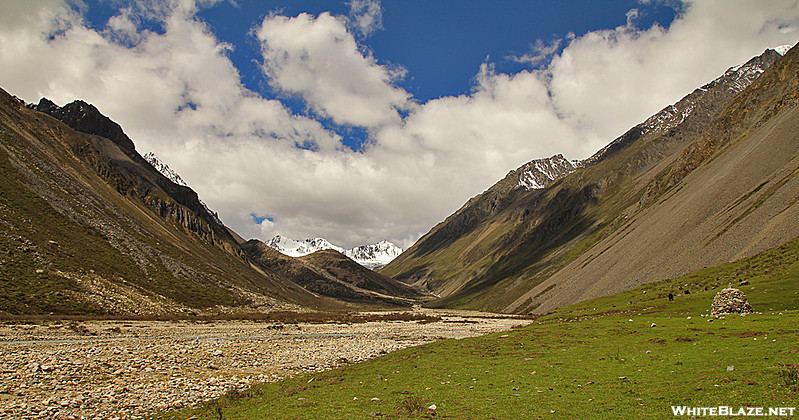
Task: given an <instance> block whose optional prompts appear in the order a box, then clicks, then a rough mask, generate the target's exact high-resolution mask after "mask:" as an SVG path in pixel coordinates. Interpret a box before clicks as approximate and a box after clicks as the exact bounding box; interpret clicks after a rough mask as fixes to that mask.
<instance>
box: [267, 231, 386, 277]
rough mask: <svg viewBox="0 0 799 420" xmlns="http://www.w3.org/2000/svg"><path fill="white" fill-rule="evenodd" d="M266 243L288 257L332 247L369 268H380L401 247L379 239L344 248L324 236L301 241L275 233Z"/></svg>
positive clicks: (300, 255)
mask: <svg viewBox="0 0 799 420" xmlns="http://www.w3.org/2000/svg"><path fill="white" fill-rule="evenodd" d="M266 245H267V246H269V247H272V248H274V249H276V250H277V251H279V252H280V253H282V254H285V255H288V256H290V257H302V256H303V255H308V254H312V253H314V252H317V251H322V250H325V249H334V250H336V251H338V252H341V253H342V254H344V255H346V256H347V257H349V258H351V259H352V260H354V261H355V262H357V263H358V264H360V265H362V266H364V267H366V268H370V269H377V268H380V267H382V266H384V265H386V264H388V263H389V262H391V260H393V259H394V258H396V257H397V256H399V255H400V254H401V253H402V248H399V247H398V246H396V245H394V244H392V243H391V242H388V241H380V242H378V243H376V244H372V245H361V246H356V247H355V248H351V249H344V248H342V247H340V246H336V245H333V244H331V243H330V242H329V241H328V240H327V239H324V238H308V239H305V240H303V241H297V240H294V239H289V238H285V237H283V236H280V235H277V236H275V237H273V238H272V239H270V240H268V241H266Z"/></svg>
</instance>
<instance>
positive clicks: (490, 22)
mask: <svg viewBox="0 0 799 420" xmlns="http://www.w3.org/2000/svg"><path fill="white" fill-rule="evenodd" d="M797 29H799V5H798V4H797V1H788V0H769V1H762V0H754V1H737V0H701V1H696V2H694V1H689V2H680V1H677V0H637V1H636V0H630V1H611V0H607V1H567V0H564V1H543V0H542V1H521V0H501V1H490V0H485V1H479V0H460V1H453V0H432V1H431V0H403V1H383V2H380V1H378V0H351V1H311V0H283V1H278V0H263V1H260V0H235V1H231V0H163V1H159V0H140V1H122V0H106V1H93V0H92V1H90V0H71V1H67V0H7V1H2V2H0V87H1V88H3V89H4V90H6V91H8V92H9V93H11V94H13V95H17V96H18V97H20V98H22V99H24V100H25V101H27V102H38V100H39V98H41V97H47V98H49V99H51V100H53V101H54V102H55V103H57V104H59V105H64V104H66V103H68V102H71V101H72V100H75V99H83V100H85V101H87V102H90V103H92V104H94V105H95V106H97V108H98V109H100V111H101V112H103V113H104V114H105V115H107V116H109V117H110V118H111V119H113V120H114V121H116V122H118V123H119V124H120V125H121V126H122V127H123V129H124V130H125V132H126V133H127V134H128V135H129V136H130V137H131V139H132V140H133V141H134V143H135V144H136V148H137V150H138V151H139V153H141V154H142V155H143V154H145V153H146V152H150V151H152V152H154V153H155V154H156V155H157V156H158V157H159V158H160V159H161V160H162V161H164V162H166V163H167V164H168V165H169V166H170V167H171V168H172V169H174V170H175V171H177V172H178V173H179V174H180V175H181V177H182V178H183V179H184V180H185V181H186V182H187V183H188V184H189V185H190V186H192V188H193V189H194V190H196V191H197V192H198V193H199V195H200V197H201V198H202V199H203V201H205V202H206V203H207V204H208V205H209V207H211V208H212V209H214V210H215V211H217V212H218V213H219V216H220V218H221V219H222V220H223V221H224V222H225V223H226V224H227V225H228V226H230V227H231V228H233V229H234V230H236V231H237V232H238V233H239V234H240V235H242V236H243V237H245V238H258V239H262V240H266V239H269V238H271V237H272V236H274V235H276V234H281V235H283V236H286V237H289V238H294V239H304V238H309V237H324V238H327V239H328V240H330V241H331V242H333V243H335V244H337V245H340V246H344V247H352V246H356V245H361V244H367V243H376V242H378V241H380V240H384V239H385V240H389V241H392V242H394V243H396V244H397V245H399V246H402V247H408V246H410V245H411V244H412V243H413V242H414V241H416V240H417V239H418V238H419V237H420V236H421V235H423V234H424V233H426V232H428V231H429V230H430V229H431V228H432V227H433V226H434V225H435V224H437V223H439V222H441V221H442V220H444V219H445V218H446V217H447V216H449V215H450V214H452V213H453V212H454V211H456V210H457V209H458V208H459V207H461V206H462V205H463V204H464V203H465V202H466V201H467V200H468V199H469V198H470V197H472V196H475V195H477V194H479V193H481V192H482V191H484V190H485V189H487V188H488V187H490V186H491V185H492V184H494V183H495V182H497V181H498V180H500V179H501V178H502V177H504V176H505V175H506V174H507V173H508V172H509V171H511V170H513V169H516V168H518V167H519V166H521V165H523V164H525V163H526V162H529V161H530V160H532V159H537V158H542V157H549V156H552V155H555V154H558V153H562V154H563V155H564V156H566V157H567V158H569V159H584V158H586V157H589V156H590V155H592V154H593V153H594V152H596V151H597V150H599V149H600V148H602V147H603V146H604V145H606V144H607V143H609V142H611V141H612V140H613V139H615V138H616V137H617V136H619V135H621V134H623V133H624V132H625V131H626V130H628V129H629V128H631V127H633V126H634V125H636V124H638V123H640V122H642V121H643V120H645V119H646V118H647V117H649V116H650V115H652V114H654V113H656V112H658V111H659V110H660V109H662V108H664V107H665V106H667V105H669V104H671V103H674V102H676V101H677V100H679V99H680V98H681V97H683V96H684V95H686V94H688V93H690V92H691V91H692V90H693V89H694V88H696V87H698V86H701V85H703V84H705V83H707V82H709V81H711V80H713V79H714V78H716V77H718V76H719V75H721V74H722V73H724V71H725V70H726V69H728V68H729V67H732V66H735V65H738V64H741V63H743V62H745V61H747V60H748V59H749V58H751V57H753V56H756V55H759V54H760V53H762V52H763V51H764V50H765V49H766V48H770V47H776V46H780V45H785V44H790V45H794V44H796V43H797V41H799V32H797Z"/></svg>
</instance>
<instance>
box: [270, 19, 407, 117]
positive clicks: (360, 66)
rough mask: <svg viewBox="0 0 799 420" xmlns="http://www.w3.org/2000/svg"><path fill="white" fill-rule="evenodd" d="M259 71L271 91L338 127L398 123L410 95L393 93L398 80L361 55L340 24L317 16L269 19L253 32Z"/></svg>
mask: <svg viewBox="0 0 799 420" xmlns="http://www.w3.org/2000/svg"><path fill="white" fill-rule="evenodd" d="M256 36H257V37H258V39H259V40H260V41H261V42H262V47H263V48H262V49H263V56H264V63H263V70H264V72H265V73H266V75H267V76H268V77H269V80H270V83H271V84H272V86H274V87H276V88H278V89H280V90H282V91H284V92H288V93H292V94H297V95H300V96H301V97H302V98H303V99H305V101H306V102H307V103H308V104H309V106H310V107H311V109H312V110H314V111H315V112H317V113H318V114H320V115H322V116H324V117H329V118H332V119H333V121H335V122H336V123H338V124H342V125H354V126H360V127H378V126H382V125H385V124H389V123H398V122H399V121H400V115H399V112H398V110H401V109H407V108H408V107H410V105H411V104H410V102H409V100H410V95H409V94H408V93H407V92H405V91H404V90H403V89H401V88H398V87H395V86H394V82H395V81H396V80H397V79H398V78H400V77H401V76H402V75H403V72H402V71H394V70H391V69H389V68H387V67H385V66H381V65H379V64H378V63H377V62H376V60H375V59H374V57H372V56H371V55H370V54H364V53H363V50H362V49H361V48H359V46H358V44H357V43H356V41H355V38H354V37H353V36H352V34H351V33H349V32H348V30H347V26H346V21H345V19H344V18H340V17H335V16H332V15H330V14H329V13H322V14H320V15H319V16H318V17H314V16H311V15H309V14H307V13H302V14H300V15H298V16H296V17H286V16H280V15H272V16H269V17H267V18H266V19H265V20H264V21H263V24H262V25H261V26H260V28H258V30H257V31H256Z"/></svg>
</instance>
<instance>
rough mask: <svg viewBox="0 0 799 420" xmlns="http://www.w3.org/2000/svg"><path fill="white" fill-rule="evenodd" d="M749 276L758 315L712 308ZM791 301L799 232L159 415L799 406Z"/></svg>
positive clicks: (656, 413) (644, 414)
mask: <svg viewBox="0 0 799 420" xmlns="http://www.w3.org/2000/svg"><path fill="white" fill-rule="evenodd" d="M743 280H747V281H749V282H750V284H749V285H744V286H741V289H742V290H744V292H745V293H746V294H747V297H748V298H749V300H750V302H751V303H752V305H753V306H754V308H755V310H756V311H757V312H758V313H756V314H751V315H747V316H739V315H727V316H725V317H719V318H716V317H710V316H707V314H708V312H709V309H710V304H711V302H712V300H713V296H714V295H715V293H716V292H717V291H718V290H720V289H722V288H724V287H726V286H727V285H728V283H732V284H733V285H738V283H739V282H740V281H743ZM706 288H707V290H705V289H706ZM686 291H689V292H690V293H689V294H686ZM669 292H671V293H673V294H674V295H675V300H674V301H669V300H668V297H667V295H668V293H669ZM797 309H799V240H798V241H794V242H791V243H789V244H787V245H784V246H782V247H779V248H775V249H772V250H770V251H767V252H764V253H762V254H759V255H757V256H754V257H751V258H748V259H745V260H740V261H736V262H732V263H729V264H725V265H722V266H719V267H714V268H708V269H704V270H700V271H698V272H695V273H692V274H689V275H687V276H684V277H681V278H678V279H673V280H668V281H663V282H658V283H652V284H648V285H645V286H642V287H640V288H638V289H635V290H631V291H628V292H624V293H621V294H618V295H614V296H609V297H604V298H599V299H594V300H591V301H586V302H582V303H579V304H576V305H572V306H569V307H565V308H561V309H560V310H558V311H556V312H554V313H551V314H549V315H547V316H545V317H542V318H539V319H537V320H536V321H535V322H533V323H532V324H531V325H529V326H527V327H524V328H521V329H517V330H512V331H508V332H504V333H496V334H491V335H487V336H483V337H479V338H473V339H464V340H444V341H440V342H437V343H433V344H429V345H425V346H420V347H415V348H410V349H406V350H402V351H398V352H395V353H391V354H389V355H386V356H383V357H380V358H377V359H374V360H371V361H368V362H364V363H361V364H357V365H351V366H348V367H345V368H341V369H337V370H333V371H329V372H325V373H320V374H315V375H308V376H300V377H295V378H293V379H289V380H286V381H283V382H280V383H270V384H262V385H258V386H256V387H254V388H252V389H251V390H249V391H246V392H244V393H238V394H231V395H228V396H225V397H223V398H221V399H219V400H215V401H211V402H208V403H205V404H203V405H201V406H200V407H198V408H194V409H190V410H185V411H181V412H169V413H162V414H159V415H158V416H157V417H158V418H175V419H186V418H190V417H192V416H197V418H211V419H219V418H224V419H252V418H266V419H272V418H275V419H294V418H301V419H315V418H371V417H390V418H408V417H412V418H413V417H443V418H464V419H469V418H473V419H490V418H497V419H506V418H580V417H590V418H600V419H604V418H673V417H674V415H673V414H672V410H671V408H670V407H671V406H690V407H711V406H731V407H733V408H735V409H737V408H738V407H741V406H745V407H746V406H750V407H766V408H768V407H797V406H799V311H797ZM433 406H435V408H434V409H433V408H431V407H433Z"/></svg>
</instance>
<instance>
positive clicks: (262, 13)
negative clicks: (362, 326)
mask: <svg viewBox="0 0 799 420" xmlns="http://www.w3.org/2000/svg"><path fill="white" fill-rule="evenodd" d="M364 3H366V4H374V5H378V4H379V8H380V17H379V23H378V24H377V25H376V27H375V28H374V29H373V30H372V31H371V32H370V33H368V34H364V33H357V32H356V36H357V39H358V41H359V43H360V46H361V47H362V48H363V49H364V50H365V51H368V52H369V53H370V54H372V55H373V56H374V57H375V59H376V60H377V61H378V62H379V63H381V64H383V65H389V66H394V67H400V68H402V69H404V70H405V71H406V73H405V76H404V77H402V78H401V79H399V80H397V81H396V85H397V86H400V87H402V88H403V89H404V90H406V91H407V92H408V93H410V94H411V95H412V96H413V99H414V100H415V101H418V102H426V101H428V100H430V99H435V98H439V97H443V96H458V95H468V94H469V93H470V92H471V91H472V89H473V88H474V85H475V75H476V73H477V71H478V69H479V68H480V65H481V64H482V63H484V62H488V61H490V62H491V63H493V64H494V65H495V69H496V71H497V72H501V73H509V74H512V73H517V72H519V71H523V70H526V69H530V68H539V67H540V66H541V65H543V64H546V62H545V61H543V60H542V61H540V62H538V63H528V62H521V63H520V62H518V61H517V60H514V59H513V58H514V57H520V56H524V55H526V54H530V53H531V48H532V47H533V45H534V42H533V41H531V40H542V42H544V43H545V44H547V43H552V42H556V41H557V40H562V39H564V38H566V37H568V36H570V34H573V35H577V36H579V35H583V34H585V33H587V32H590V31H594V30H598V29H604V28H615V27H617V26H620V25H625V24H626V23H627V21H628V17H627V13H628V12H629V11H630V10H633V9H634V10H636V11H637V12H638V13H637V16H636V19H635V20H634V24H635V25H636V26H637V27H641V28H649V27H651V26H652V25H655V24H657V25H660V26H663V27H668V26H669V25H670V24H671V22H672V20H673V19H674V18H675V16H676V15H677V14H679V13H680V12H681V9H682V5H681V4H680V3H677V2H672V3H657V2H656V3H654V4H641V3H640V2H639V1H636V0H631V1H605V2H596V1H589V0H580V1H521V0H516V1H477V0H466V1H463V0H460V1H453V0H437V1H425V0H407V1H390V2H385V3H382V4H380V3H377V2H364ZM352 4H353V3H352V2H349V1H312V0H305V1H303V0H296V1H288V2H287V1H285V0H284V1H276V0H267V1H261V0H236V1H235V2H228V1H220V2H218V3H216V4H213V5H209V6H207V7H204V8H201V9H200V10H199V11H198V13H197V14H196V18H197V19H198V20H201V21H202V22H204V23H205V24H206V25H207V27H208V28H209V29H210V31H211V32H212V33H213V34H214V35H215V37H216V38H217V39H218V40H219V41H221V42H225V43H228V44H230V45H231V46H233V48H232V49H231V50H230V51H229V52H228V53H227V55H228V57H229V58H230V60H231V62H232V63H233V65H234V66H235V67H236V69H237V70H238V71H239V73H240V76H241V83H242V85H243V86H245V87H246V88H248V89H250V90H252V91H254V92H258V93H259V94H261V95H263V96H264V97H269V98H278V99H280V100H281V101H282V102H283V103H284V104H285V105H287V106H288V107H290V108H291V109H292V111H293V112H295V113H297V114H307V106H306V105H307V104H306V103H305V102H304V101H302V100H301V99H300V98H297V97H294V96H289V95H285V94H281V92H280V91H276V90H275V89H273V88H271V87H270V85H269V83H268V80H267V79H266V77H265V76H264V74H263V72H262V71H261V69H260V64H259V63H260V61H261V59H260V49H261V46H260V43H259V42H258V41H257V40H256V38H255V36H254V35H253V29H254V28H255V27H257V26H258V24H259V23H261V22H262V21H263V20H264V19H265V18H266V17H267V16H269V15H273V14H280V15H286V16H296V15H299V14H300V13H308V14H311V15H314V16H318V15H319V14H321V13H324V12H327V13H330V14H333V15H337V16H347V17H351V16H352V15H353V7H352ZM127 6H128V5H127V4H125V2H107V1H106V2H103V1H96V0H95V1H87V2H85V3H84V4H80V5H75V6H74V7H75V8H77V9H83V10H86V13H85V14H84V16H85V17H86V19H87V23H88V24H89V26H91V27H92V28H94V29H96V30H99V31H102V30H103V29H104V28H106V27H107V25H108V21H109V19H111V18H112V17H114V16H116V15H118V14H119V13H120V10H121V9H124V8H125V7H127ZM141 23H142V27H143V28H147V29H149V30H152V31H155V32H159V33H163V31H164V29H165V28H164V27H163V25H162V24H161V22H159V21H158V20H157V19H149V20H145V21H143V22H141ZM563 44H564V43H563V42H561V43H560V48H559V49H562V47H563ZM559 49H558V50H559ZM558 50H556V51H555V52H557V51H558ZM312 116H313V117H314V118H316V119H317V120H319V121H321V122H323V124H324V125H325V127H326V128H328V129H330V130H333V131H335V132H337V133H338V134H340V135H341V136H342V141H343V143H344V144H345V145H347V146H349V147H350V148H352V149H353V150H359V149H360V148H361V146H362V144H363V142H364V141H366V140H368V133H367V132H366V131H365V130H363V129H360V128H359V127H357V126H352V125H340V124H335V123H334V122H333V121H331V120H330V119H326V118H324V117H323V116H319V115H312Z"/></svg>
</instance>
